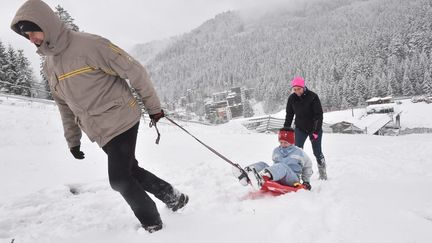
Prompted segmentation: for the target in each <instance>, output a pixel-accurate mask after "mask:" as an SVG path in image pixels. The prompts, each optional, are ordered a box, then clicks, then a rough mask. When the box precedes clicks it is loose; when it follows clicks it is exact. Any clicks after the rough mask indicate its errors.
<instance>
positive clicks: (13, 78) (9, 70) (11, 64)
mask: <svg viewBox="0 0 432 243" xmlns="http://www.w3.org/2000/svg"><path fill="white" fill-rule="evenodd" d="M6 61H7V62H6V73H5V78H6V80H5V81H6V82H8V84H6V85H5V87H4V88H5V90H6V92H7V93H10V94H19V92H20V91H19V88H18V87H17V86H15V85H16V82H17V80H18V66H17V54H16V52H15V50H14V49H13V48H12V46H11V45H9V47H8V50H7V59H6Z"/></svg>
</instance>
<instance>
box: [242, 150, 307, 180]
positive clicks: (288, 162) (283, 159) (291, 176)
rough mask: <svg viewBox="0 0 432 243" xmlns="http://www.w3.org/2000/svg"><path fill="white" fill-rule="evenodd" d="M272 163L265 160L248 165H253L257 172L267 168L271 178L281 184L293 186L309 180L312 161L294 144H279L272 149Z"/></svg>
mask: <svg viewBox="0 0 432 243" xmlns="http://www.w3.org/2000/svg"><path fill="white" fill-rule="evenodd" d="M272 159H273V162H274V164H273V165H272V166H269V165H268V164H267V163H265V162H258V163H255V164H252V165H249V167H254V168H255V169H256V170H257V171H258V172H260V171H262V170H264V169H267V170H268V171H270V173H271V175H272V177H273V178H272V180H273V181H276V182H278V183H280V184H283V185H288V186H293V185H294V183H299V182H300V178H301V179H302V181H303V182H310V177H311V176H312V173H313V171H312V162H311V160H310V159H309V157H308V156H307V155H306V153H305V152H304V151H303V150H302V149H301V148H299V147H297V146H295V145H291V146H288V147H286V148H283V147H281V146H279V147H277V148H275V149H274V150H273V156H272Z"/></svg>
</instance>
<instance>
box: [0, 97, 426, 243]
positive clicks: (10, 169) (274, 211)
mask: <svg viewBox="0 0 432 243" xmlns="http://www.w3.org/2000/svg"><path fill="white" fill-rule="evenodd" d="M431 106H432V105H431ZM421 115H422V116H423V117H422V118H418V117H415V116H416V115H414V114H404V116H403V117H402V121H404V119H405V121H408V120H410V119H412V120H413V121H416V122H419V120H423V121H432V113H430V112H429V113H426V112H423V113H422V114H421ZM0 117H1V119H0V195H1V197H0V242H2V243H3V242H7V243H10V242H12V239H14V242H15V243H22V242H56V243H57V242H108V243H111V242H131V243H133V242H160V243H164V242H167V243H171V242H206V243H207V242H218V243H219V242H257V243H258V242H259V243H261V242H297V243H300V242H321V243H323V242H331V243H334V242H425V243H426V242H431V241H432V230H431V229H432V193H431V192H430V188H431V186H432V159H431V158H432V150H431V149H430V148H431V147H432V134H422V135H407V136H395V137H390V136H389V137H384V136H370V135H345V134H325V135H324V136H325V137H324V138H323V150H324V153H325V155H326V159H327V161H328V175H329V180H328V181H325V182H322V181H318V180H317V174H314V176H313V179H312V182H311V184H312V187H313V188H312V191H310V192H309V191H300V192H297V193H291V194H286V195H283V196H278V197H273V196H268V195H259V194H256V193H253V192H252V189H251V188H248V187H242V186H241V185H240V184H238V182H237V181H236V180H235V179H234V178H233V177H232V176H231V168H230V165H229V164H227V163H225V162H224V161H223V160H221V159H220V158H218V157H216V156H215V155H213V154H212V153H211V152H209V151H208V150H207V149H205V148H204V147H202V146H201V145H200V144H198V143H197V142H196V141H195V140H193V139H192V138H191V137H189V136H188V135H187V134H185V133H184V132H183V131H181V130H180V129H178V128H177V127H174V126H173V125H171V124H168V123H167V122H166V120H165V121H164V122H161V125H160V130H161V133H162V138H161V142H160V144H159V145H155V144H154V140H155V138H156V133H155V131H154V130H152V129H150V128H148V125H147V122H148V121H146V122H142V123H141V127H140V132H139V138H138V144H137V153H136V154H137V158H138V160H139V161H140V164H141V166H143V167H145V168H147V169H148V170H150V171H152V172H154V173H155V174H157V175H159V176H160V177H162V178H164V179H166V180H168V181H169V182H171V183H172V184H173V185H175V186H176V187H177V188H178V189H180V190H181V191H184V192H186V193H187V194H189V196H190V203H189V204H188V205H187V206H186V207H185V209H184V210H182V211H181V212H177V213H172V212H170V211H169V210H168V209H167V208H165V207H164V205H163V204H162V203H161V202H159V201H157V205H158V207H159V209H160V213H161V216H162V219H163V221H164V224H165V225H164V227H165V228H164V229H163V230H162V231H159V232H156V233H154V234H149V233H147V232H145V231H144V230H142V229H139V226H138V225H139V224H138V221H137V220H136V218H135V217H134V215H133V214H132V212H131V210H130V209H129V208H128V206H127V204H126V203H125V202H124V201H123V199H122V198H121V196H120V195H119V194H118V193H117V192H115V191H113V190H111V189H110V187H109V184H108V179H107V172H106V171H107V167H106V156H105V154H104V153H103V152H102V150H101V149H99V148H98V147H97V145H96V144H92V143H90V142H89V141H88V140H87V139H83V141H82V142H83V144H82V149H83V151H84V152H85V153H86V159H85V160H81V161H80V160H75V159H74V158H73V157H72V155H70V153H69V151H68V149H67V147H66V143H65V141H64V138H63V131H62V127H61V122H60V117H59V114H58V112H57V109H56V107H55V106H53V105H47V104H44V105H40V104H36V103H34V104H31V105H29V104H28V103H26V102H20V101H16V102H15V101H11V100H3V101H2V102H0ZM182 124H183V125H184V126H185V128H187V129H189V130H190V131H191V132H192V133H193V134H195V135H196V136H197V137H199V138H201V139H202V140H203V141H204V142H206V143H208V144H209V145H211V146H213V147H214V148H215V149H216V150H218V151H219V152H221V153H222V154H224V155H225V156H227V157H228V158H230V159H232V160H234V161H236V162H238V163H240V164H241V165H243V166H245V165H247V164H248V163H252V162H256V161H261V160H262V161H270V159H271V152H272V149H273V148H274V147H275V146H277V138H276V136H275V135H274V134H257V133H253V132H251V131H248V130H246V129H245V128H244V127H242V126H241V125H240V124H239V122H237V121H233V122H230V123H228V124H224V125H220V126H215V127H212V126H210V127H209V126H203V125H198V124H192V123H190V124H188V123H182ZM305 150H306V152H307V153H308V154H309V155H311V156H312V152H311V147H310V143H307V146H306V148H305ZM314 170H315V171H316V165H315V167H314Z"/></svg>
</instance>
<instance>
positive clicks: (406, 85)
mask: <svg viewBox="0 0 432 243" xmlns="http://www.w3.org/2000/svg"><path fill="white" fill-rule="evenodd" d="M409 71H410V70H409V69H408V66H406V67H405V72H404V76H403V80H402V94H403V95H405V96H412V95H414V87H413V85H412V83H411V80H410V78H409Z"/></svg>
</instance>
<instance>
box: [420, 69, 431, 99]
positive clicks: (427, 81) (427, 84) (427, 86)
mask: <svg viewBox="0 0 432 243" xmlns="http://www.w3.org/2000/svg"><path fill="white" fill-rule="evenodd" d="M422 89H423V93H424V94H427V95H432V77H431V72H430V68H428V69H426V72H425V73H424V80H423V87H422Z"/></svg>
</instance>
